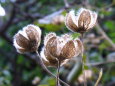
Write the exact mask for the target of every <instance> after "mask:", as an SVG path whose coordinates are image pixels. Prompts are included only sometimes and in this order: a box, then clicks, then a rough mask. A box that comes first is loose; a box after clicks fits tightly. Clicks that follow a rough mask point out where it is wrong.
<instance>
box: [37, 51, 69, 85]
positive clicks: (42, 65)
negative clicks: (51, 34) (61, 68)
mask: <svg viewBox="0 0 115 86" xmlns="http://www.w3.org/2000/svg"><path fill="white" fill-rule="evenodd" d="M36 54H37V56H38V58H37V59H38V60H39V61H40V65H41V67H42V68H43V69H44V70H45V71H46V72H47V73H48V74H49V75H51V76H53V77H55V78H56V76H55V75H54V74H52V73H51V72H50V71H49V70H48V69H47V67H46V66H45V64H44V63H43V60H42V58H41V56H40V55H39V53H38V51H36ZM59 81H60V82H61V83H63V84H64V85H65V86H70V85H68V84H67V83H65V82H64V81H62V80H61V79H59Z"/></svg>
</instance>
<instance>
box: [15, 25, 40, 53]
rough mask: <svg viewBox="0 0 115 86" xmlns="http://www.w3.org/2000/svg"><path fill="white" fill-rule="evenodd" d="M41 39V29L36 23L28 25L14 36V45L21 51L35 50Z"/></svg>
mask: <svg viewBox="0 0 115 86" xmlns="http://www.w3.org/2000/svg"><path fill="white" fill-rule="evenodd" d="M40 41H41V30H40V28H39V27H37V26H35V25H32V24H30V25H27V26H26V27H24V28H23V29H22V30H20V31H19V32H18V33H17V34H16V35H15V36H14V46H15V48H16V49H17V52H19V53H25V52H34V51H36V50H37V49H38V47H39V45H40Z"/></svg>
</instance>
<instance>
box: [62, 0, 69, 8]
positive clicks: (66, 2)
mask: <svg viewBox="0 0 115 86" xmlns="http://www.w3.org/2000/svg"><path fill="white" fill-rule="evenodd" d="M63 1H64V4H65V7H66V8H69V3H68V1H67V0H63Z"/></svg>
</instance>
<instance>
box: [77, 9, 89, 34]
mask: <svg viewBox="0 0 115 86" xmlns="http://www.w3.org/2000/svg"><path fill="white" fill-rule="evenodd" d="M90 22H91V15H90V12H89V11H83V12H82V13H81V15H80V17H79V20H78V26H79V29H78V31H79V32H80V33H83V32H85V31H87V29H88V27H89V24H90Z"/></svg>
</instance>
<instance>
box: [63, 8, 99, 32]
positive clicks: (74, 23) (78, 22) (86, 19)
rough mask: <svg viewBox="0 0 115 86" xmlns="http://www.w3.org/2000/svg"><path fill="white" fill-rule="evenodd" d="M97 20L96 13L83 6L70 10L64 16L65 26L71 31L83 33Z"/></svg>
mask: <svg viewBox="0 0 115 86" xmlns="http://www.w3.org/2000/svg"><path fill="white" fill-rule="evenodd" d="M96 21H97V13H96V12H93V11H90V10H88V9H85V8H81V9H79V10H78V12H77V14H75V11H74V10H72V11H70V12H69V13H68V14H67V15H66V18H65V24H66V26H67V28H68V29H69V30H71V31H73V32H79V33H84V32H86V31H88V30H89V29H91V28H92V27H94V25H95V24H96Z"/></svg>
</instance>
